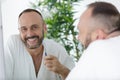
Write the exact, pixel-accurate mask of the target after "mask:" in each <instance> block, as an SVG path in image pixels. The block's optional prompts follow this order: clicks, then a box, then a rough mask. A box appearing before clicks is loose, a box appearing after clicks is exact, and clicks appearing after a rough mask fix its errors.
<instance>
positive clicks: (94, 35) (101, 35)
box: [91, 29, 107, 40]
mask: <svg viewBox="0 0 120 80" xmlns="http://www.w3.org/2000/svg"><path fill="white" fill-rule="evenodd" d="M91 36H92V37H91V38H92V40H100V39H105V38H106V36H107V34H106V33H105V32H104V31H103V30H102V29H98V30H96V31H94V32H92V34H91Z"/></svg>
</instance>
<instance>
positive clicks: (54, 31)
mask: <svg viewBox="0 0 120 80" xmlns="http://www.w3.org/2000/svg"><path fill="white" fill-rule="evenodd" d="M77 1H78V0H44V1H36V2H35V3H31V5H32V7H33V8H35V9H39V10H40V11H42V12H44V10H46V9H47V10H48V11H49V14H48V15H49V17H47V18H45V22H46V23H47V26H48V34H47V37H48V38H52V39H54V40H56V41H57V42H59V43H61V44H62V45H63V46H64V47H65V49H66V50H67V52H68V54H69V55H71V56H73V57H74V59H75V61H78V59H79V58H80V56H81V54H80V53H81V52H82V51H80V50H79V49H78V47H77V46H78V41H77V40H76V35H77V31H76V30H75V28H74V27H75V26H74V25H73V23H74V21H75V19H73V15H74V12H73V3H74V2H77ZM44 14H47V13H45V12H44ZM44 14H43V15H44Z"/></svg>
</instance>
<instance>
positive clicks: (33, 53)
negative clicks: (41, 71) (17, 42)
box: [27, 45, 43, 57]
mask: <svg viewBox="0 0 120 80" xmlns="http://www.w3.org/2000/svg"><path fill="white" fill-rule="evenodd" d="M27 50H28V52H29V53H30V55H31V56H32V57H35V56H36V57H37V56H39V55H42V54H43V45H40V47H39V48H36V49H27Z"/></svg>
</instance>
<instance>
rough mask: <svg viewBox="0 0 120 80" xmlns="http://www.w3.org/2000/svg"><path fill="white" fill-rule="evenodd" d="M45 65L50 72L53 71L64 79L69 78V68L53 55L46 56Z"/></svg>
mask: <svg viewBox="0 0 120 80" xmlns="http://www.w3.org/2000/svg"><path fill="white" fill-rule="evenodd" d="M44 64H45V65H46V67H47V68H48V70H50V71H53V72H55V73H57V74H60V75H61V76H62V78H63V79H65V78H66V77H67V75H68V73H69V72H70V70H69V69H68V68H67V67H65V66H64V65H62V64H61V63H60V62H59V61H58V59H57V58H56V57H55V56H53V55H47V56H45V59H44Z"/></svg>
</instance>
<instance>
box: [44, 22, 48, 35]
mask: <svg viewBox="0 0 120 80" xmlns="http://www.w3.org/2000/svg"><path fill="white" fill-rule="evenodd" d="M46 33H47V26H46V24H45V23H44V34H46Z"/></svg>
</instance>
